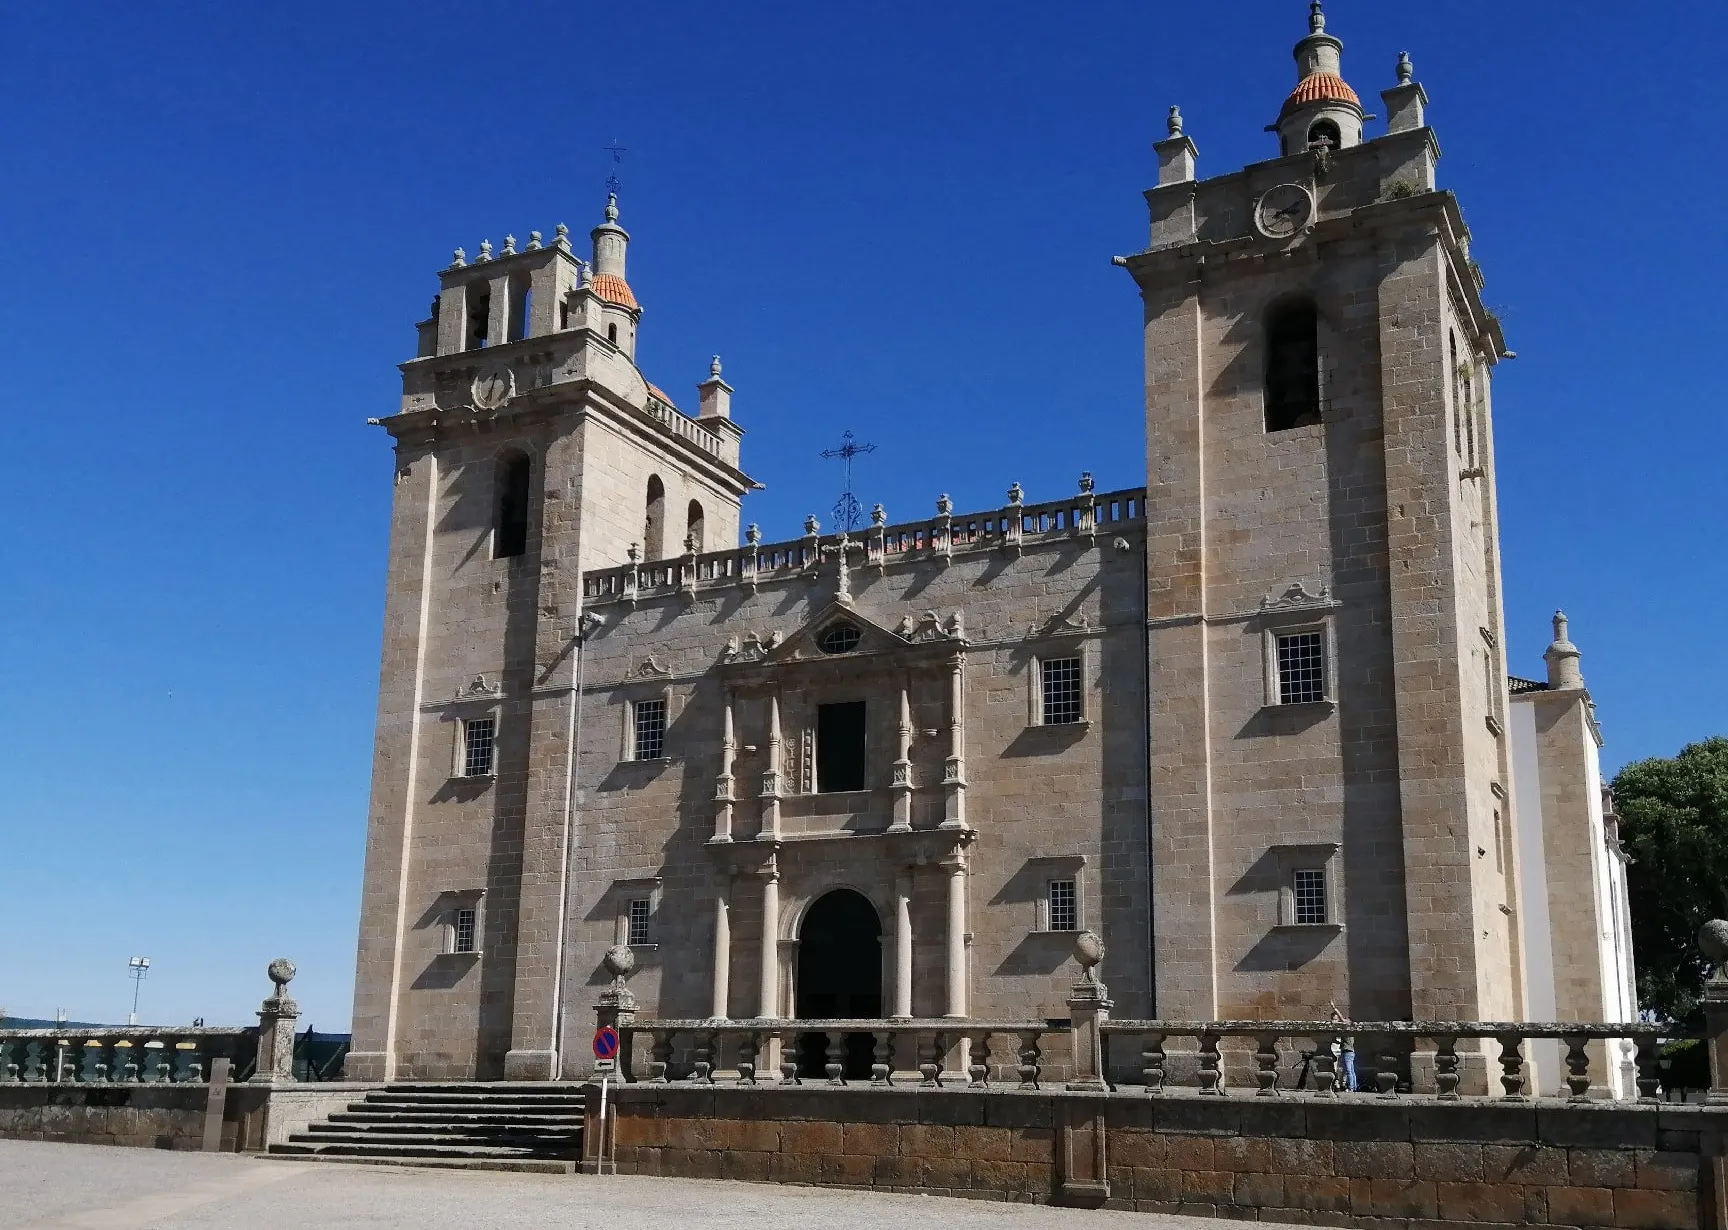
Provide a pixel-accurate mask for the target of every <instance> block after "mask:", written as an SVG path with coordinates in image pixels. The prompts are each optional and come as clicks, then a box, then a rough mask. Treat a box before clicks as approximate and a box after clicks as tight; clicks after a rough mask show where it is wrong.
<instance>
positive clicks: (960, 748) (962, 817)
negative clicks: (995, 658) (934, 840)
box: [942, 654, 966, 829]
mask: <svg viewBox="0 0 1728 1230" xmlns="http://www.w3.org/2000/svg"><path fill="white" fill-rule="evenodd" d="M950 667H951V669H950V676H949V691H948V763H947V765H946V767H945V768H944V770H943V773H942V787H943V789H944V790H945V791H946V792H947V798H946V800H945V802H944V806H943V816H942V827H943V828H945V829H964V828H965V827H966V676H965V673H964V659H963V658H962V657H961V656H960V655H959V654H955V655H954V660H953V662H952V663H951V664H950Z"/></svg>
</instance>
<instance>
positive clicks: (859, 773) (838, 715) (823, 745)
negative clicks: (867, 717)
mask: <svg viewBox="0 0 1728 1230" xmlns="http://www.w3.org/2000/svg"><path fill="white" fill-rule="evenodd" d="M862 789H864V702H863V701H861V700H854V701H847V702H846V703H844V704H839V705H818V706H817V707H816V792H817V793H818V794H839V793H841V792H842V791H847V790H862Z"/></svg>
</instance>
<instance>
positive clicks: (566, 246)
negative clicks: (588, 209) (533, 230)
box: [552, 222, 570, 252]
mask: <svg viewBox="0 0 1728 1230" xmlns="http://www.w3.org/2000/svg"><path fill="white" fill-rule="evenodd" d="M552 246H553V247H555V248H562V249H563V250H564V251H566V252H568V251H569V250H570V228H569V227H567V226H565V225H564V224H563V223H562V222H560V223H559V224H558V225H557V226H555V227H553V228H552Z"/></svg>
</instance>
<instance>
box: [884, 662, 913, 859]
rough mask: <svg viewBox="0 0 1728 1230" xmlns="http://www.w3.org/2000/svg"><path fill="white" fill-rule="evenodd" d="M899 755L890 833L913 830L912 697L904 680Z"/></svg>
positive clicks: (901, 687)
mask: <svg viewBox="0 0 1728 1230" xmlns="http://www.w3.org/2000/svg"><path fill="white" fill-rule="evenodd" d="M898 734H899V744H898V750H899V755H898V756H897V757H896V758H895V760H894V781H893V789H894V818H893V821H892V822H891V823H890V824H889V825H888V831H889V832H890V833H910V832H911V831H912V698H911V695H910V694H909V692H908V690H907V687H906V683H905V681H904V680H902V681H901V684H900V728H899V732H898Z"/></svg>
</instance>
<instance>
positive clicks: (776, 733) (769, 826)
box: [756, 692, 780, 841]
mask: <svg viewBox="0 0 1728 1230" xmlns="http://www.w3.org/2000/svg"><path fill="white" fill-rule="evenodd" d="M756 836H757V837H758V838H761V839H763V840H772V841H778V840H779V839H780V693H778V692H774V693H771V694H770V695H769V697H768V767H767V768H766V769H764V770H763V771H762V826H761V831H760V832H758V833H757V834H756Z"/></svg>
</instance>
